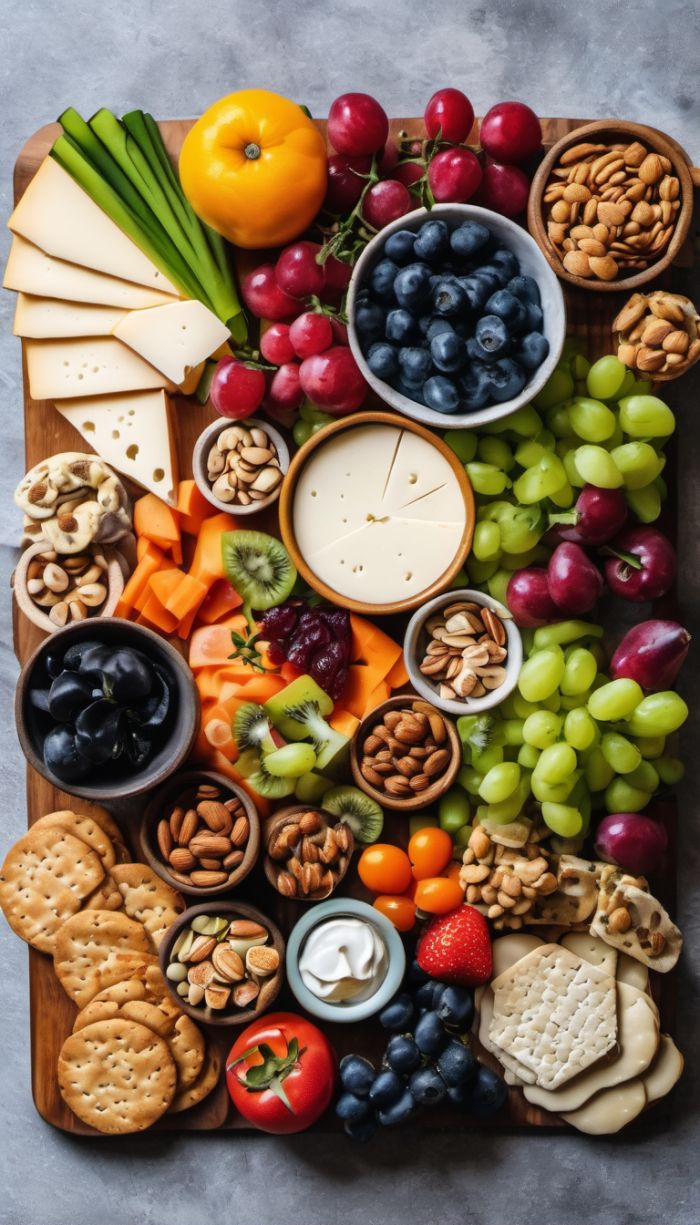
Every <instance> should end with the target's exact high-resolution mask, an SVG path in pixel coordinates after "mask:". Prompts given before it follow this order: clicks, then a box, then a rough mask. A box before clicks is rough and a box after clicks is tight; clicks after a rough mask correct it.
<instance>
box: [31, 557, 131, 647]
mask: <svg viewBox="0 0 700 1225" xmlns="http://www.w3.org/2000/svg"><path fill="white" fill-rule="evenodd" d="M128 574H129V569H128V564H127V561H126V558H125V557H123V556H122V554H121V553H119V552H118V550H117V549H115V548H112V547H110V546H109V545H99V544H91V545H88V547H87V548H86V549H85V551H84V552H82V553H66V554H63V553H57V552H56V550H55V549H52V548H51V546H50V545H49V543H48V541H45V540H43V541H38V542H37V543H36V544H31V545H29V547H28V548H27V549H25V550H24V552H23V554H22V556H21V557H20V559H19V561H18V563H17V566H16V568H15V572H14V575H13V578H12V585H13V589H14V594H15V599H16V601H17V604H18V606H19V608H21V610H22V612H23V613H24V615H25V616H26V617H28V618H29V620H30V621H32V622H33V623H34V625H38V627H39V629H41V630H44V632H48V633H54V632H55V631H56V630H58V629H62V628H63V626H64V625H68V624H69V623H71V622H73V621H86V620H87V619H88V617H111V616H112V614H113V612H114V610H115V608H116V606H117V604H118V602H119V598H120V596H121V594H122V591H123V590H124V583H125V580H126V579H127V578H128Z"/></svg>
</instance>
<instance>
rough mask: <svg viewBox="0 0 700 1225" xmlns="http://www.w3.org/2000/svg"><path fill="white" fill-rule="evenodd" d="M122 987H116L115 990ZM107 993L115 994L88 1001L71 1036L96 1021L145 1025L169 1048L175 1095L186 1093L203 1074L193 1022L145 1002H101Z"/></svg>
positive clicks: (199, 1036)
mask: <svg viewBox="0 0 700 1225" xmlns="http://www.w3.org/2000/svg"><path fill="white" fill-rule="evenodd" d="M121 985H122V984H120V983H119V984H116V986H117V987H119V986H121ZM110 991H114V988H113V987H109V988H107V991H103V992H101V993H100V995H101V996H102V997H103V998H95V999H94V1000H91V1001H90V1003H89V1004H88V1005H87V1006H86V1007H85V1008H83V1009H82V1010H81V1011H80V1012H79V1013H78V1015H77V1017H76V1018H75V1021H74V1023H73V1033H77V1032H78V1030H80V1029H84V1028H85V1026H86V1025H92V1024H94V1023H95V1022H96V1021H108V1020H112V1019H113V1018H115V1017H121V1018H123V1019H124V1020H126V1021H134V1022H136V1024H138V1025H145V1026H146V1028H147V1029H152V1030H153V1033H154V1034H158V1037H159V1038H163V1040H164V1041H165V1042H167V1044H168V1049H169V1051H170V1054H171V1055H172V1057H173V1060H174V1062H175V1068H176V1071H177V1092H178V1093H181V1092H182V1091H183V1090H184V1089H189V1088H190V1086H191V1085H193V1084H194V1083H195V1081H196V1079H197V1077H198V1076H199V1073H200V1072H201V1070H202V1066H203V1064H204V1057H205V1054H206V1044H205V1041H204V1037H203V1035H202V1033H201V1031H200V1030H199V1029H198V1028H197V1026H196V1025H195V1023H194V1021H193V1020H192V1019H191V1018H190V1017H188V1016H186V1015H185V1014H184V1013H180V1015H179V1016H178V1015H174V1014H173V1013H172V1012H170V1011H167V1012H166V1011H165V1010H164V1009H162V1008H160V1007H159V1006H158V1005H157V1004H150V1003H148V1002H147V1001H146V1000H144V999H137V998H131V999H123V1000H122V1001H121V1002H120V1003H117V1001H116V999H109V998H104V997H106V996H107V995H108V994H109V992H110Z"/></svg>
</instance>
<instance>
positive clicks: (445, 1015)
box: [435, 984, 474, 1030]
mask: <svg viewBox="0 0 700 1225" xmlns="http://www.w3.org/2000/svg"><path fill="white" fill-rule="evenodd" d="M435 1011H436V1012H437V1014H438V1016H439V1017H440V1020H441V1021H442V1022H443V1023H444V1024H445V1025H448V1026H450V1027H453V1028H455V1029H460V1030H466V1029H468V1028H469V1026H470V1025H471V1022H472V1017H473V1016H474V997H473V995H472V993H471V991H470V990H469V988H468V987H455V986H452V985H451V984H449V985H448V986H447V987H445V990H444V991H443V992H442V995H441V996H440V999H439V1001H438V1003H437V1005H436V1008H435Z"/></svg>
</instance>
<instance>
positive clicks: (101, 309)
mask: <svg viewBox="0 0 700 1225" xmlns="http://www.w3.org/2000/svg"><path fill="white" fill-rule="evenodd" d="M125 316H126V311H124V310H121V309H120V308H119V307H118V306H94V305H91V304H90V303H88V302H61V301H60V299H59V298H36V297H34V296H33V295H32V294H25V293H21V294H18V296H17V306H16V308H15V323H14V328H13V331H14V334H15V336H25V337H28V338H30V339H34V340H55V339H65V338H68V337H70V336H110V335H111V334H112V331H113V330H114V328H115V327H116V326H117V324H118V323H119V321H120V320H121V319H124V318H125Z"/></svg>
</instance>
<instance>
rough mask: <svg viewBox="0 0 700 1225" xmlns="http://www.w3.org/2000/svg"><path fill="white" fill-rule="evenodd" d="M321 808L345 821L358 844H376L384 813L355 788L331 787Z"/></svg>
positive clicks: (373, 801) (382, 826)
mask: <svg viewBox="0 0 700 1225" xmlns="http://www.w3.org/2000/svg"><path fill="white" fill-rule="evenodd" d="M321 807H322V808H325V810H326V812H330V813H332V814H333V816H334V817H337V818H338V820H339V821H345V822H346V823H347V824H348V825H349V826H350V829H351V830H352V832H353V834H354V835H355V838H356V839H357V841H358V842H376V841H377V838H378V837H379V835H380V834H381V832H382V829H383V828H384V813H383V812H382V810H381V808H380V807H379V805H378V804H377V802H376V800H373V799H370V797H369V796H368V795H365V793H364V791H360V790H359V789H358V788H357V787H331V790H330V791H327V792H326V794H325V795H324V797H323V799H322V800H321Z"/></svg>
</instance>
